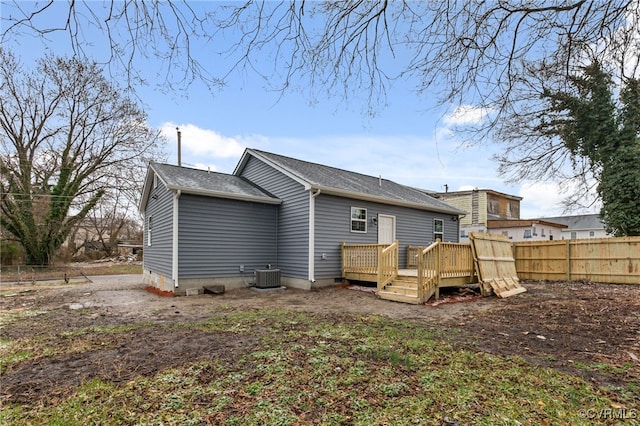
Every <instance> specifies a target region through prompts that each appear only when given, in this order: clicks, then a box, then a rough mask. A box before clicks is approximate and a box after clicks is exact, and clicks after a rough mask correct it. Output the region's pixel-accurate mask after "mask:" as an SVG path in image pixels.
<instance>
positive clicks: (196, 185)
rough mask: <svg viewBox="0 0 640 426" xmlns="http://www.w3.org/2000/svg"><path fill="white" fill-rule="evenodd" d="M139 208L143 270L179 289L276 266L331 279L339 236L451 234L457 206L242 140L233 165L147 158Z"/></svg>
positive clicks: (416, 240)
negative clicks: (198, 166) (225, 170)
mask: <svg viewBox="0 0 640 426" xmlns="http://www.w3.org/2000/svg"><path fill="white" fill-rule="evenodd" d="M140 212H141V213H142V215H143V216H144V221H145V228H144V232H145V236H144V261H143V265H144V266H143V269H144V280H145V282H146V283H148V284H151V285H153V286H155V287H158V288H159V289H161V290H165V291H173V292H175V293H184V292H186V290H188V289H192V288H198V287H202V286H203V285H206V284H224V285H225V286H228V287H238V286H243V285H246V283H247V281H248V280H250V278H249V277H251V276H252V274H253V272H254V271H256V270H261V269H264V268H267V267H271V268H274V269H278V270H279V271H280V275H281V281H282V284H284V285H287V286H291V287H298V288H303V289H310V288H313V287H318V286H324V285H332V284H335V282H336V281H339V280H340V279H341V275H342V271H341V267H342V262H341V243H343V242H346V243H349V244H360V243H362V244H372V243H384V244H388V243H391V242H393V241H394V240H398V241H400V244H401V247H402V248H403V249H402V250H400V254H399V257H400V259H399V264H400V265H405V264H406V250H405V249H404V248H406V246H408V245H427V244H429V243H431V242H433V241H434V240H435V239H436V238H440V239H441V240H442V241H453V242H457V241H458V233H459V229H458V224H459V222H458V218H459V216H460V215H462V214H464V212H463V211H461V210H460V209H457V208H455V207H451V206H450V205H448V204H446V203H444V202H442V201H440V200H438V199H436V198H434V197H432V196H430V195H428V194H426V193H424V192H422V191H418V190H416V189H413V188H410V187H407V186H403V185H400V184H397V183H395V182H392V181H389V180H386V179H382V178H378V177H373V176H367V175H363V174H360V173H354V172H349V171H346V170H342V169H337V168H334V167H329V166H325V165H321V164H316V163H310V162H307V161H301V160H296V159H294V158H289V157H284V156H281V155H277V154H272V153H268V152H264V151H259V150H255V149H247V150H245V152H244V154H243V155H242V157H241V159H240V161H239V163H238V165H237V166H236V169H235V170H234V172H233V174H231V175H229V174H222V173H213V172H207V171H204V170H195V169H189V168H184V167H178V166H173V165H168V164H159V163H151V164H150V165H149V168H148V171H147V177H146V181H145V185H144V190H143V194H142V199H141V203H140Z"/></svg>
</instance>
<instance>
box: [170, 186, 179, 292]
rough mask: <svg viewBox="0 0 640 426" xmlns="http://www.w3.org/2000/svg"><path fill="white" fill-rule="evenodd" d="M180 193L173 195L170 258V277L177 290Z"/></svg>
mask: <svg viewBox="0 0 640 426" xmlns="http://www.w3.org/2000/svg"><path fill="white" fill-rule="evenodd" d="M181 194H182V191H180V190H179V189H178V190H177V191H176V192H175V193H174V194H173V232H172V233H171V234H172V238H173V241H172V245H171V246H172V249H173V253H172V256H171V261H172V265H171V275H172V277H171V278H172V279H173V286H174V287H175V288H178V276H179V275H178V211H179V209H178V200H179V199H180V195H181Z"/></svg>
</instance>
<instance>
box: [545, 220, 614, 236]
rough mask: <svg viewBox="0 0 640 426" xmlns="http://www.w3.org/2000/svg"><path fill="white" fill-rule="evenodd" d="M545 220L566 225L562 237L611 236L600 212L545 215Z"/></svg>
mask: <svg viewBox="0 0 640 426" xmlns="http://www.w3.org/2000/svg"><path fill="white" fill-rule="evenodd" d="M537 220H544V221H549V222H554V223H561V224H563V225H566V228H564V229H563V230H562V234H561V239H563V240H575V239H581V238H606V237H610V236H611V235H610V234H607V231H606V230H605V227H604V223H603V222H602V220H601V219H600V215H598V214H582V215H575V216H559V217H545V218H540V219H537Z"/></svg>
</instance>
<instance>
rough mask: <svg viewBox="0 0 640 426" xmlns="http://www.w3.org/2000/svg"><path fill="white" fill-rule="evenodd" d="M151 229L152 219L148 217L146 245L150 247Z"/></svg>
mask: <svg viewBox="0 0 640 426" xmlns="http://www.w3.org/2000/svg"><path fill="white" fill-rule="evenodd" d="M152 227H153V218H152V217H151V216H149V220H148V221H147V245H148V246H150V245H151V228H152Z"/></svg>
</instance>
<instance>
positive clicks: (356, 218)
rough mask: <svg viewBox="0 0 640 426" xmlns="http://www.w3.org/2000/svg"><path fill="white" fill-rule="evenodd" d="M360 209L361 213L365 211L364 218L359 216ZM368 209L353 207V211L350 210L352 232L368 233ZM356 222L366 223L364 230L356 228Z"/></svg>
mask: <svg viewBox="0 0 640 426" xmlns="http://www.w3.org/2000/svg"><path fill="white" fill-rule="evenodd" d="M358 211H359V212H360V213H362V212H364V219H363V218H360V217H357V216H356V214H357V213H358ZM367 215H368V213H367V209H366V208H364V207H351V211H350V215H349V230H350V232H353V233H356V234H366V233H367V217H368V216H367ZM355 223H364V230H360V229H354V228H353V225H354V224H355Z"/></svg>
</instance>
